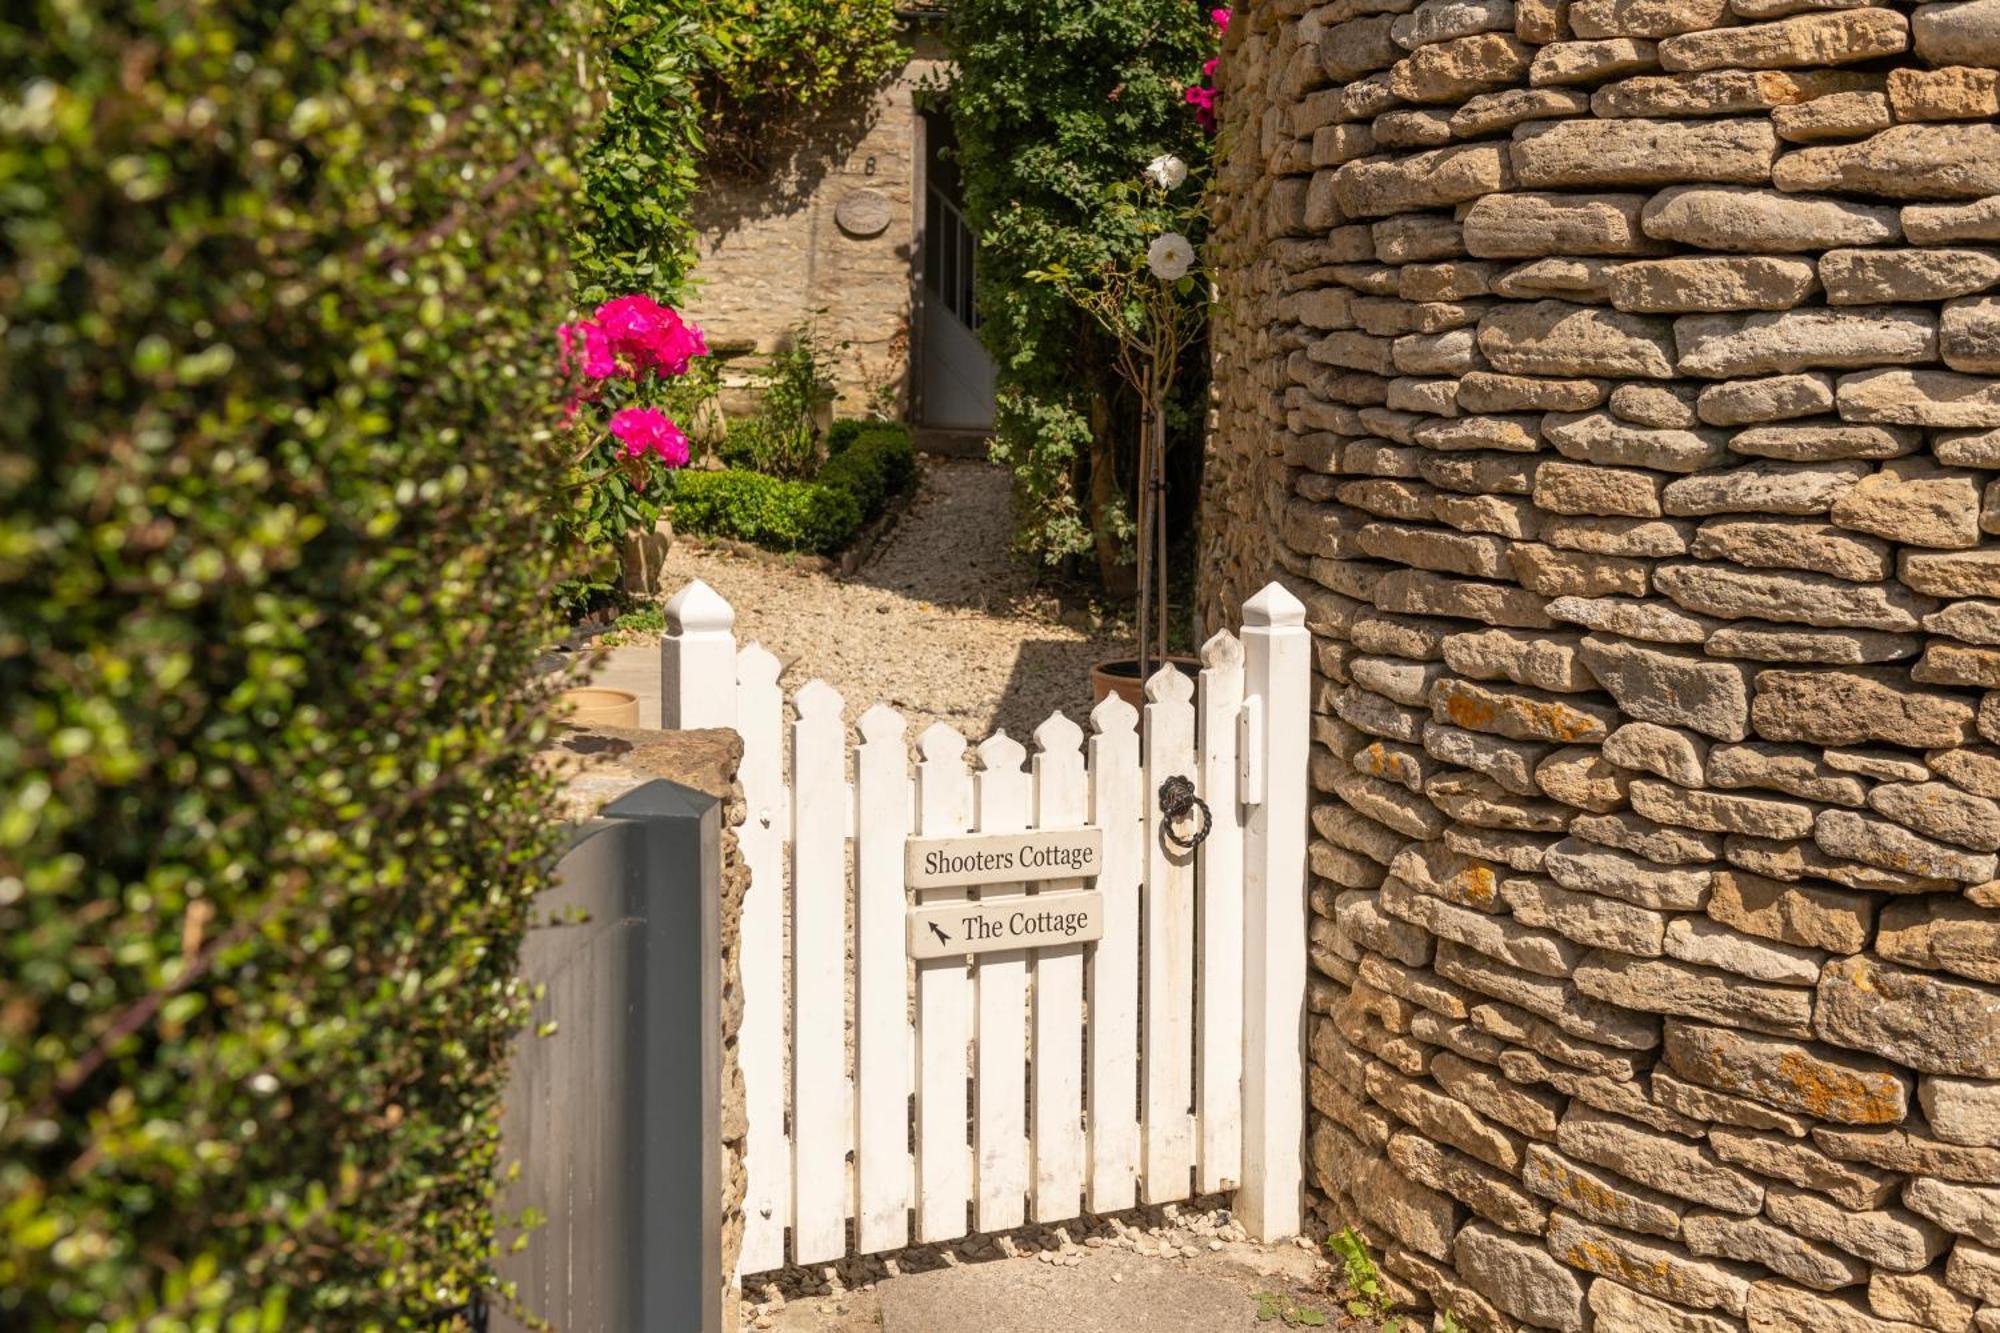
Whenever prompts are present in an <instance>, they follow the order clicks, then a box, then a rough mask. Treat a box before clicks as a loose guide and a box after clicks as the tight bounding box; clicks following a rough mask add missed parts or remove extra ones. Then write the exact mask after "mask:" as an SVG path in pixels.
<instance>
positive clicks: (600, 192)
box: [570, 0, 716, 309]
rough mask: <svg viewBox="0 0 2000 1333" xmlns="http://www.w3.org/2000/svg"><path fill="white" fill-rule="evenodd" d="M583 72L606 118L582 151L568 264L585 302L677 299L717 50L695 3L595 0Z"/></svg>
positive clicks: (690, 238)
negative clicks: (636, 295) (704, 84)
mask: <svg viewBox="0 0 2000 1333" xmlns="http://www.w3.org/2000/svg"><path fill="white" fill-rule="evenodd" d="M594 15H595V20H596V31H595V33H594V35H593V36H594V40H593V41H592V43H591V48H590V50H589V52H588V59H587V61H586V65H585V69H586V71H587V74H588V77H589V80H590V82H589V92H590V95H591V98H592V102H593V104H594V106H595V107H596V109H597V110H598V112H599V114H598V115H597V116H596V118H595V121H594V123H593V124H592V126H591V130H592V135H591V140H590V143H589V146H588V147H587V148H585V149H584V150H583V152H582V153H581V155H580V165H581V170H582V178H583V192H582V197H581V207H580V209H579V213H578V218H577V228H576V234H575V237H574V238H573V240H572V243H571V254H570V263H571V266H572V269H573V272H574V280H575V283H576V288H577V304H578V305H579V306H581V307H584V308H586V309H587V308H589V307H591V306H594V305H597V304H598V303H599V302H602V301H608V300H610V299H611V298H613V297H617V296H627V295H630V294H631V293H633V292H643V293H645V294H646V295H648V296H651V297H654V298H655V299H657V300H661V301H668V302H675V301H679V300H680V299H681V298H682V297H684V296H685V295H686V294H687V293H686V291H685V286H686V278H687V273H688V270H689V268H691V267H692V266H693V264H694V255H695V234H694V224H693V222H692V220H691V218H690V210H691V208H692V205H693V201H694V194H695V190H696V189H697V187H698V186H699V184H700V161H701V153H702V124H703V120H704V118H705V113H704V112H703V109H702V104H701V99H700V95H699V88H700V84H701V81H702V79H703V77H704V75H705V72H706V68H707V60H708V58H709V56H710V55H711V54H712V53H713V52H715V50H716V48H715V46H714V45H713V43H712V42H711V41H710V40H709V39H708V38H707V36H706V35H705V34H704V32H703V23H704V21H705V19H706V16H707V10H706V7H705V6H702V5H700V4H698V3H697V0H596V8H595V10H594Z"/></svg>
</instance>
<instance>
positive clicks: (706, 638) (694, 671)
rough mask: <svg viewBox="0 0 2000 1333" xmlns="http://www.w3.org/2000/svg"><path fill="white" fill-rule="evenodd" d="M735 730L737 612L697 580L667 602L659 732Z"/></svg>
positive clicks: (661, 663)
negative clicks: (731, 728)
mask: <svg viewBox="0 0 2000 1333" xmlns="http://www.w3.org/2000/svg"><path fill="white" fill-rule="evenodd" d="M735 725H736V612H735V611H733V610H731V609H730V606H729V603H728V602H725V601H723V600H722V595H721V594H720V593H718V592H716V590H715V589H713V588H711V587H709V586H708V585H707V584H706V583H703V582H702V581H701V580H700V579H696V580H695V581H694V582H693V583H690V584H688V585H687V586H686V587H685V588H682V589H681V590H680V591H679V592H677V593H675V594H674V595H673V597H672V598H670V599H669V600H668V602H667V634H666V637H665V638H663V639H661V640H660V726H661V728H662V729H663V730H666V731H692V730H694V729H696V728H699V727H734V726H735Z"/></svg>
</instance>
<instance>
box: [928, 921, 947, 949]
mask: <svg viewBox="0 0 2000 1333" xmlns="http://www.w3.org/2000/svg"><path fill="white" fill-rule="evenodd" d="M925 924H927V925H928V926H930V928H931V934H933V935H935V936H937V937H938V943H939V944H950V943H951V936H949V935H947V934H945V933H944V931H943V930H942V929H940V928H939V927H938V923H937V922H935V921H930V922H926V923H925Z"/></svg>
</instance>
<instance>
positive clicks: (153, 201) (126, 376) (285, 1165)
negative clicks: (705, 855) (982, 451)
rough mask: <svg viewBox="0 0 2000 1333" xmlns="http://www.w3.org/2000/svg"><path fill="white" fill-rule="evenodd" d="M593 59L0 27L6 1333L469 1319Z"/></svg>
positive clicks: (563, 40) (507, 7)
mask: <svg viewBox="0 0 2000 1333" xmlns="http://www.w3.org/2000/svg"><path fill="white" fill-rule="evenodd" d="M579 42H580V38H579V34H578V32H577V30H576V28H575V26H574V25H573V24H572V22H571V12H570V11H569V10H568V9H567V8H565V7H564V6H561V5H555V6H550V5H540V4H536V5H530V4H525V3H521V0H459V2H458V3H454V4H450V5H440V4H436V3H433V2H432V0H371V3H370V4H367V5H363V6H356V5H353V4H351V3H347V0H266V2H265V3H262V4H230V5H225V4H218V3H212V2H204V0H194V2H192V3H167V2H165V0H41V2H40V3H30V4H28V5H27V6H25V13H24V12H22V7H19V6H16V7H14V8H12V9H10V10H8V11H7V16H6V17H4V18H0V52H4V53H5V56H6V62H7V65H8V68H9V69H10V70H11V71H12V72H13V73H12V75H11V77H10V79H9V81H8V84H7V86H6V88H5V90H4V92H0V291H4V292H5V297H4V301H5V306H6V311H7V313H6V318H5V320H4V322H0V393H4V395H5V398H6V402H7V410H6V411H5V412H4V413H0V1327H5V1328H8V1329H10V1330H24V1331H28V1333H39V1331H41V1330H51V1331H53V1330H71V1329H106V1330H132V1329H139V1328H146V1329H157V1330H217V1329H224V1328H226V1329H228V1330H231V1331H232V1333H234V1331H236V1330H276V1329H284V1330H294V1329H338V1330H343V1331H346V1330H362V1329H371V1328H384V1327H410V1326H415V1325H421V1326H426V1327H433V1326H435V1327H442V1326H443V1325H442V1323H439V1322H438V1321H439V1320H440V1318H441V1317H442V1316H443V1314H444V1312H446V1311H448V1310H449V1309H451V1308H452V1307H455V1306H458V1305H460V1304H461V1303H463V1302H464V1301H466V1300H467V1299H468V1297H469V1296H470V1295H471V1294H472V1293H473V1291H474V1290H475V1289H477V1288H478V1287H479V1286H480V1285H481V1283H482V1282H483V1281H484V1280H485V1279H484V1274H485V1273H486V1271H487V1268H488V1263H489V1259H490V1256H491V1253H492V1250H493V1245H494V1241H493V1237H492V1227H493V1224H492V1220H491V1211H492V1196H493V1176H494V1173H495V1168H496V1165H497V1163H496V1141H495V1129H496V1115H495V1112H496V1101H497V1098H498V1094H499V1091H500V1087H501V1083H502V1080H503V1077H504V1065H505V1059H506V1054H507V1051H508V1049H509V1047H510V1045H511V1043H512V1041H513V1039H514V1037H515V1034H516V1031H517V1024H518V1022H519V1020H520V1019H521V1017H522V1016H523V1015H524V1013H525V1011H526V1004H525V1001H526V998H527V997H525V996H524V995H523V994H522V993H521V992H520V990H519V988H518V987H517V986H516V984H515V982H514V980H513V975H512V974H513V970H514V961H515V952H516V946H517V944H518V941H519V939H520V936H521V932H522V930H523V929H524V926H525V924H526V921H527V919H528V916H529V908H530V901H531V899H532V896H533V895H534V893H535V892H536V891H537V890H538V889H539V888H540V887H541V886H542V885H543V884H544V883H545V882H546V878H547V869H548V866H549V864H550V860H549V858H550V856H551V855H552V853H553V852H554V850H555V849H554V847H553V846H552V840H553V838H554V836H555V829H554V827H553V826H552V825H551V824H550V823H549V822H548V821H547V819H546V817H545V812H546V798H547V794H548V793H547V790H546V784H545V782H544V781H543V780H542V779H540V778H538V777H537V776H536V774H535V772H534V769H533V766H532V764H531V759H532V754H533V751H534V750H535V748H536V744H537V738H538V736H539V734H540V730H541V728H542V726H543V723H542V720H541V719H542V716H543V713H544V711H545V700H544V698H543V695H544V691H545V688H546V687H545V686H544V685H543V684H542V671H541V668H540V667H539V666H538V664H537V654H538V650H539V649H540V648H541V646H542V645H543V643H545V642H546V635H547V634H548V633H549V632H550V630H551V629H552V628H553V627H552V626H551V625H550V624H549V623H548V621H547V618H546V616H545V614H544V611H543V608H544V607H545V606H546V605H547V601H548V592H549V581H550V577H551V569H550V560H549V556H548V554H547V553H548V551H549V549H550V547H551V541H550V536H549V531H548V524H547V522H546V519H545V515H544V509H543V506H544V504H545V497H546V496H548V495H549V494H551V493H552V492H553V490H554V488H555V487H556V485H557V483H558V478H559V477H560V460H559V459H558V458H557V457H556V454H555V449H554V446H553V444H552V442H551V441H550V438H549V433H548V432H549V428H551V427H552V426H553V424H554V413H553V411H552V410H551V408H550V404H551V403H552V402H553V400H554V399H555V397H556V394H557V386H556V385H555V383H554V380H553V375H552V371H553V360H554V358H553V344H552V340H551V334H552V332H553V330H554V328H555V326H556V323H557V321H558V320H559V319H561V318H562V317H563V314H564V311H565V309H566V307H567V306H568V304H569V301H570V297H571V292H570V288H569V283H568V277H567V274H566V272H565V269H564V264H565V252H566V249H567V242H568V238H569V236H570V234H571V227H572V223H571V219H570V217H569V210H570V204H571V195H572V192H573V190H574V187H575V180H576V174H575V171H574V169H573V167H572V166H571V162H572V161H573V151H574V148H575V144H574V142H573V139H574V137H575V136H576V135H577V134H578V133H579V131H580V127H581V126H582V125H583V124H584V123H585V121H586V118H584V117H581V116H579V114H578V111H577V108H578V105H579V103H580V100H581V99H580V96H579V90H578V88H577V86H576V82H575V75H574V71H575V70H576V68H577V63H578V46H579Z"/></svg>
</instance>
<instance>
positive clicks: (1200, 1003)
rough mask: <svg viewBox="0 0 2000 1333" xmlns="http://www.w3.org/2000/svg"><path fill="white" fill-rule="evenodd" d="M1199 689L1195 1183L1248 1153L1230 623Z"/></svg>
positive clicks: (1235, 691)
mask: <svg viewBox="0 0 2000 1333" xmlns="http://www.w3.org/2000/svg"><path fill="white" fill-rule="evenodd" d="M1201 661H1202V668H1201V680H1200V683H1199V685H1198V686H1197V689H1196V696H1197V707H1196V711H1197V712H1198V713H1199V715H1200V727H1199V733H1200V735H1199V744H1200V747H1201V794H1202V799H1203V800H1204V801H1206V802H1207V804H1208V811H1209V820H1210V824H1209V831H1208V837H1206V838H1205V839H1203V840H1202V844H1201V846H1200V847H1198V848H1196V849H1195V865H1196V890H1197V899H1198V901H1197V910H1198V913H1199V924H1200V950H1201V965H1200V967H1199V969H1198V973H1197V979H1198V983H1199V986H1200V990H1199V991H1198V992H1197V994H1196V997H1195V1031H1196V1032H1197V1033H1198V1034H1199V1038H1198V1043H1197V1045H1196V1047H1195V1106H1196V1109H1197V1111H1198V1116H1197V1124H1198V1125H1199V1127H1200V1137H1199V1140H1198V1141H1197V1143H1196V1145H1195V1147H1196V1153H1195V1185H1196V1188H1198V1189H1201V1190H1203V1191H1204V1192H1214V1191H1217V1190H1228V1189H1234V1188H1236V1182H1237V1179H1238V1177H1239V1173H1240V1171H1241V1169H1242V1160H1243V1119H1242V1109H1243V822H1242V812H1241V810H1240V808H1239V807H1238V805H1237V793H1236V780H1237V771H1236V760H1237V756H1236V745H1237V735H1236V731H1237V725H1236V724H1237V717H1238V715H1239V714H1240V713H1241V712H1242V711H1243V645H1242V644H1241V643H1239V642H1238V641H1237V639H1236V636H1235V635H1233V634H1231V633H1229V632H1228V631H1227V630H1220V631H1217V632H1216V634H1215V635H1214V636H1213V637H1211V638H1210V639H1209V641H1208V642H1207V643H1205V644H1203V645H1202V648H1201Z"/></svg>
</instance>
